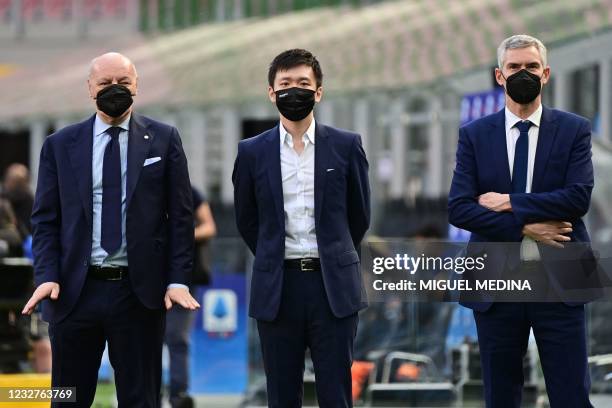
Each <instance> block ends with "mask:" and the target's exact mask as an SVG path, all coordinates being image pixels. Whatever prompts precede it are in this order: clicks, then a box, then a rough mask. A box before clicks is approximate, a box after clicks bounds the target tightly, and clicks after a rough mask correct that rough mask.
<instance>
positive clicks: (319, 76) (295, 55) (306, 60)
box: [268, 48, 323, 88]
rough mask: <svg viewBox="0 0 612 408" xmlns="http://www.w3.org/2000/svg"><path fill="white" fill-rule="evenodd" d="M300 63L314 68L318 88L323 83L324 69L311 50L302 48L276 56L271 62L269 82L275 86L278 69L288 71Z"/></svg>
mask: <svg viewBox="0 0 612 408" xmlns="http://www.w3.org/2000/svg"><path fill="white" fill-rule="evenodd" d="M300 65H306V66H309V67H311V68H312V71H313V72H314V76H315V79H316V81H317V88H318V87H320V86H321V85H322V84H323V71H321V65H319V61H318V60H317V58H316V57H315V56H314V55H312V53H311V52H310V51H307V50H303V49H301V48H294V49H292V50H287V51H283V52H281V53H280V54H278V55H277V56H276V57H274V59H273V60H272V63H271V64H270V69H269V70H268V83H269V84H270V86H271V87H274V78H276V73H277V72H278V71H286V70H288V69H291V68H295V67H297V66H300Z"/></svg>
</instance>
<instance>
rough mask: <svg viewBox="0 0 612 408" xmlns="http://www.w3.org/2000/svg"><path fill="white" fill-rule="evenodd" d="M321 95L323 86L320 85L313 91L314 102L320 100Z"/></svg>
mask: <svg viewBox="0 0 612 408" xmlns="http://www.w3.org/2000/svg"><path fill="white" fill-rule="evenodd" d="M322 97H323V87H322V86H320V87H318V88H317V90H316V91H315V102H317V103H318V102H321V98H322Z"/></svg>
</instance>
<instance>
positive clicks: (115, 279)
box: [107, 268, 123, 281]
mask: <svg viewBox="0 0 612 408" xmlns="http://www.w3.org/2000/svg"><path fill="white" fill-rule="evenodd" d="M121 279H123V271H122V270H121V268H119V277H118V278H108V279H107V280H109V281H119V280H121Z"/></svg>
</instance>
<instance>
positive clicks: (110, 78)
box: [98, 76, 131, 82]
mask: <svg viewBox="0 0 612 408" xmlns="http://www.w3.org/2000/svg"><path fill="white" fill-rule="evenodd" d="M126 79H127V80H128V81H131V79H130V77H128V76H123V77H121V78H119V79H117V82H121V81H125V80H126ZM104 81H112V77H103V78H100V79H98V82H104Z"/></svg>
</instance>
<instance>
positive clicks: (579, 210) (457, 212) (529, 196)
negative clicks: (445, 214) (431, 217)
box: [449, 122, 593, 247]
mask: <svg viewBox="0 0 612 408" xmlns="http://www.w3.org/2000/svg"><path fill="white" fill-rule="evenodd" d="M476 166H477V165H476V160H475V157H474V150H473V146H472V143H471V141H470V139H469V137H468V135H467V133H466V132H465V130H464V129H461V130H460V132H459V143H458V147H457V165H456V168H455V173H454V175H453V182H452V185H451V191H450V194H449V221H450V222H451V224H453V225H456V226H458V227H460V228H464V229H466V230H469V231H473V232H476V233H478V234H480V235H483V236H485V237H488V238H489V239H491V240H494V241H508V240H510V241H519V240H520V239H522V237H523V236H529V237H531V238H532V239H534V240H536V241H540V242H542V243H544V244H548V245H552V246H556V247H559V246H562V244H561V242H565V241H570V238H569V237H568V236H567V235H566V234H569V233H571V232H572V224H571V222H570V221H569V220H572V219H576V218H580V217H582V216H583V215H584V214H586V212H587V211H588V208H589V203H590V197H591V191H592V189H593V165H592V162H591V130H590V125H589V124H588V122H585V123H584V124H583V125H582V127H581V128H580V131H579V134H578V135H577V137H576V139H575V141H574V144H573V146H572V150H571V153H570V157H569V163H568V167H567V173H566V182H565V185H564V186H563V187H562V188H560V189H556V190H553V191H550V192H539V193H518V194H500V193H496V192H487V193H485V194H481V195H478V194H477V176H476V174H477V167H476Z"/></svg>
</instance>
